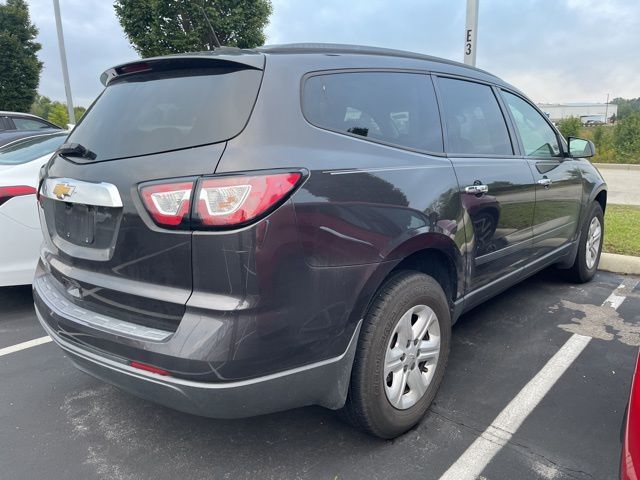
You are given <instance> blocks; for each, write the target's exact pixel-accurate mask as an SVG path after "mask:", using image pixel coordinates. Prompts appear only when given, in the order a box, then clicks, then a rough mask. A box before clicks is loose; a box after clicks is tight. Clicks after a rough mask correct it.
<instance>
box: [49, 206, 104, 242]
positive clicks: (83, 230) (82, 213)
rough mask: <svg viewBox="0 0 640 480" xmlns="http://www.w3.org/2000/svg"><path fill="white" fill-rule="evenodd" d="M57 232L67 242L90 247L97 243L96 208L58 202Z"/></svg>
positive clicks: (56, 214) (56, 215) (56, 213)
mask: <svg viewBox="0 0 640 480" xmlns="http://www.w3.org/2000/svg"><path fill="white" fill-rule="evenodd" d="M55 218H56V232H57V234H58V235H59V236H60V237H61V238H63V239H64V240H66V241H67V242H70V243H73V244H75V245H81V246H90V245H93V244H94V243H95V232H96V207H94V206H93V205H80V204H77V203H75V204H73V203H66V202H56V212H55Z"/></svg>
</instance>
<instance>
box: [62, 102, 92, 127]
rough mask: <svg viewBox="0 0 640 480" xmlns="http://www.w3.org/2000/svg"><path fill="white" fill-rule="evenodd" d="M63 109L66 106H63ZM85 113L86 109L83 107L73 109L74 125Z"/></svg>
mask: <svg viewBox="0 0 640 480" xmlns="http://www.w3.org/2000/svg"><path fill="white" fill-rule="evenodd" d="M65 108H67V106H66V104H65ZM86 111H87V109H86V108H84V107H73V114H74V116H75V117H76V123H78V122H79V121H80V119H81V118H82V116H83V115H84V112H86Z"/></svg>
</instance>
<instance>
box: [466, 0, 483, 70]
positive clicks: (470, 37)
mask: <svg viewBox="0 0 640 480" xmlns="http://www.w3.org/2000/svg"><path fill="white" fill-rule="evenodd" d="M478 1H479V0H467V25H466V28H465V29H464V63H465V65H471V66H472V67H475V66H476V48H477V46H476V45H477V39H478Z"/></svg>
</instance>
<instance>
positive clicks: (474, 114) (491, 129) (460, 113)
mask: <svg viewBox="0 0 640 480" xmlns="http://www.w3.org/2000/svg"><path fill="white" fill-rule="evenodd" d="M438 87H439V90H440V94H441V96H442V104H443V105H442V107H443V112H444V117H445V120H446V124H447V138H448V140H449V152H450V153H466V154H476V155H477V154H484V155H512V154H513V149H512V147H511V141H510V139H509V132H508V130H507V124H506V123H505V120H504V117H503V116H502V112H501V111H500V107H499V106H498V101H497V100H496V97H495V96H494V94H493V91H492V90H491V87H489V86H487V85H481V84H479V83H473V82H467V81H464V80H454V79H451V78H439V79H438Z"/></svg>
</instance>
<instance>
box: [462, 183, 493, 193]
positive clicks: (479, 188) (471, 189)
mask: <svg viewBox="0 0 640 480" xmlns="http://www.w3.org/2000/svg"><path fill="white" fill-rule="evenodd" d="M464 191H465V193H470V194H472V195H478V194H480V193H487V192H488V191H489V187H487V186H486V185H469V186H468V187H464Z"/></svg>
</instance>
